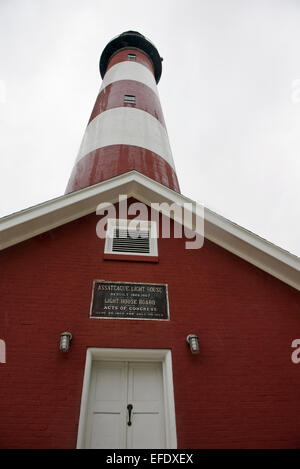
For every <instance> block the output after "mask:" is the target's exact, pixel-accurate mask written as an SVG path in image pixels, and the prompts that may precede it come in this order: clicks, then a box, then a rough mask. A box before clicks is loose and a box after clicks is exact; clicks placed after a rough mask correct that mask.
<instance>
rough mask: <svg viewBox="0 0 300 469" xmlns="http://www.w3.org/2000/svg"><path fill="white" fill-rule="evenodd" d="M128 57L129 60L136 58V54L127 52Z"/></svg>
mask: <svg viewBox="0 0 300 469" xmlns="http://www.w3.org/2000/svg"><path fill="white" fill-rule="evenodd" d="M128 59H129V60H136V55H135V54H128Z"/></svg>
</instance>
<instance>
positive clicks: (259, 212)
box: [0, 0, 300, 256]
mask: <svg viewBox="0 0 300 469" xmlns="http://www.w3.org/2000/svg"><path fill="white" fill-rule="evenodd" d="M128 29H133V30H137V31H139V32H141V33H142V34H144V35H145V36H146V37H148V38H149V39H150V40H151V41H152V42H153V43H154V44H155V45H156V47H157V48H158V50H159V53H160V55H161V56H162V57H163V58H164V61H163V73H162V78H161V80H160V83H159V85H158V90H159V94H160V99H161V103H162V107H163V112H164V116H165V120H166V124H167V129H168V134H169V138H170V144H171V148H172V152H173V158H174V161H175V165H176V170H177V175H178V179H179V182H180V186H181V191H182V193H183V194H184V195H185V196H187V197H190V198H192V199H193V200H196V201H197V202H199V203H204V205H205V206H207V207H208V208H210V209H212V210H214V211H215V212H217V213H219V214H221V215H223V216H225V217H226V218H228V219H230V220H232V221H233V222H235V223H237V224H239V225H241V226H244V227H245V228H247V229H248V230H250V231H253V232H255V233H256V234H258V235H259V236H261V237H263V238H266V239H267V240H269V241H270V242H272V243H274V244H277V245H278V246H280V247H282V248H284V249H286V250H288V251H290V252H292V253H294V254H296V255H298V256H300V243H299V240H300V203H299V202H300V183H299V182H300V1H298V0H185V1H176V0H151V1H150V0H149V1H147V2H146V1H144V0H137V1H136V0H122V1H121V0H112V1H109V2H107V1H103V0H0V35H1V36H0V191H1V194H0V200H1V203H0V216H1V217H2V216H5V215H8V214H10V213H12V212H16V211H19V210H22V209H24V208H27V207H30V206H32V205H35V204H38V203H41V202H44V201H46V200H49V199H52V198H54V197H57V196H60V195H62V194H63V193H64V191H65V188H66V185H67V182H68V179H69V176H70V173H71V170H72V167H73V164H74V161H75V158H76V156H77V153H78V150H79V146H80V143H81V139H82V137H83V134H84V131H85V128H86V125H87V122H88V119H89V117H90V114H91V111H92V108H93V106H94V102H95V100H96V97H97V94H98V91H99V88H100V85H101V78H100V74H99V70H98V63H99V57H100V55H101V52H102V50H103V48H104V47H105V45H106V44H107V43H108V42H109V41H110V40H111V39H112V38H113V37H114V36H116V35H117V34H119V33H121V32H123V31H126V30H128Z"/></svg>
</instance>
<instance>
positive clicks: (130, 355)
mask: <svg viewBox="0 0 300 469" xmlns="http://www.w3.org/2000/svg"><path fill="white" fill-rule="evenodd" d="M95 360H102V361H141V362H154V361H156V362H160V363H161V364H162V372H163V391H164V409H165V428H166V448H170V449H176V448H177V434H176V420H175V403H174V389H173V373H172V355H171V351H170V350H167V349H114V348H111V349H110V348H94V347H91V348H88V349H87V352H86V362H85V370H84V378H83V387H82V395H81V406H80V416H79V425H78V436H77V446H76V447H77V449H83V448H85V438H86V424H87V416H88V399H89V389H90V382H91V375H92V365H93V361H95Z"/></svg>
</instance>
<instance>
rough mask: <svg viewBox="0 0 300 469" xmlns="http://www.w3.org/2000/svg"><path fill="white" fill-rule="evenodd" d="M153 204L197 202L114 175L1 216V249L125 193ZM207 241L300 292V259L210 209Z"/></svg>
mask: <svg viewBox="0 0 300 469" xmlns="http://www.w3.org/2000/svg"><path fill="white" fill-rule="evenodd" d="M120 194H124V195H127V197H128V198H129V197H134V198H136V199H137V200H139V201H141V202H144V203H145V204H147V205H149V204H150V203H154V202H156V203H162V202H167V203H168V204H173V203H175V204H177V205H179V206H183V205H184V204H192V205H193V207H195V206H196V203H195V202H194V201H192V200H191V199H188V198H187V197H184V196H183V195H181V194H179V193H178V192H175V191H173V190H171V189H169V188H168V187H166V186H164V185H162V184H160V183H158V182H156V181H154V180H152V179H150V178H148V177H147V176H144V175H143V174H141V173H139V172H137V171H130V172H128V173H125V174H122V175H120V176H116V177H114V178H111V179H108V180H106V181H104V182H100V183H98V184H95V185H93V186H90V187H86V188H84V189H81V190H78V191H75V192H72V193H70V194H66V195H63V196H61V197H58V198H55V199H52V200H50V201H47V202H44V203H42V204H39V205H36V206H34V207H31V208H28V209H26V210H22V211H20V212H17V213H14V214H12V215H9V216H7V217H4V218H2V219H0V250H3V249H6V248H8V247H10V246H13V245H15V244H17V243H20V242H22V241H25V240H27V239H30V238H32V237H33V236H36V235H39V234H41V233H44V232H47V231H49V230H51V229H54V228H57V227H58V226H61V225H64V224H65V223H69V222H71V221H73V220H76V219H78V218H81V217H83V216H85V215H88V214H90V213H93V212H96V208H97V206H98V205H99V204H100V203H105V202H107V203H108V204H109V203H112V204H114V203H117V202H118V201H119V195H120ZM204 236H205V238H206V239H208V240H210V241H212V242H214V243H215V244H217V245H219V246H221V247H223V248H224V249H226V250H228V251H230V252H232V253H234V254H236V255H237V256H239V257H241V258H242V259H244V260H246V261H247V262H250V263H251V264H253V265H255V266H257V267H259V268H260V269H262V270H264V271H266V272H268V273H269V274H271V275H273V276H274V277H276V278H278V279H280V280H282V281H283V282H285V283H287V284H288V285H290V286H292V287H294V288H296V289H297V290H300V259H299V258H298V257H297V256H294V255H293V254H291V253H289V252H287V251H285V250H283V249H281V248H279V247H277V246H275V245H274V244H272V243H270V242H268V241H266V240H265V239H263V238H260V237H259V236H257V235H255V234H254V233H251V232H250V231H248V230H246V229H244V228H242V227H241V226H239V225H237V224H235V223H233V222H231V221H230V220H227V219H226V218H224V217H222V216H220V215H218V214H216V213H214V212H212V211H211V210H209V209H207V208H204Z"/></svg>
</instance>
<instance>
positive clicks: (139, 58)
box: [106, 49, 154, 76]
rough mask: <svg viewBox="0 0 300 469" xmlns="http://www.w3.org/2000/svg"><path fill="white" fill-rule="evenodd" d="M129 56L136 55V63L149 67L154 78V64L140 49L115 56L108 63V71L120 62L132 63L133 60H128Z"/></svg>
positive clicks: (122, 52)
mask: <svg viewBox="0 0 300 469" xmlns="http://www.w3.org/2000/svg"><path fill="white" fill-rule="evenodd" d="M128 54H132V55H135V56H136V59H135V60H134V61H135V62H137V63H139V64H142V65H144V66H145V67H147V68H148V69H149V70H150V71H151V72H152V73H153V76H154V70H153V64H152V62H151V60H150V59H149V58H148V57H147V56H146V55H145V54H144V53H143V52H141V51H139V50H138V49H124V50H121V51H119V52H117V53H116V54H114V55H113V56H112V58H111V59H110V61H109V63H108V66H107V69H106V71H107V70H109V69H110V68H111V67H113V66H114V65H116V64H118V63H120V62H125V61H126V60H129V61H132V59H131V60H130V59H129V58H128Z"/></svg>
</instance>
